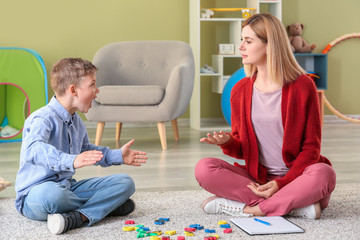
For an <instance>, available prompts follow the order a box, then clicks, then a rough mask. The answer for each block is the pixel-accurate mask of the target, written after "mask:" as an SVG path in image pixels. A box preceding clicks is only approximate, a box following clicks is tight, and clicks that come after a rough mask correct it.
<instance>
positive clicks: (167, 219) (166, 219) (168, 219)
mask: <svg viewBox="0 0 360 240" xmlns="http://www.w3.org/2000/svg"><path fill="white" fill-rule="evenodd" d="M159 220H163V221H165V222H168V221H170V218H159Z"/></svg>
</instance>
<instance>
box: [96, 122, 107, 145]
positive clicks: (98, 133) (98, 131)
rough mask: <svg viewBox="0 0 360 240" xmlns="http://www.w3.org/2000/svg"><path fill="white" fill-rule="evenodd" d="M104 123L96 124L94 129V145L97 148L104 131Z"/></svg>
mask: <svg viewBox="0 0 360 240" xmlns="http://www.w3.org/2000/svg"><path fill="white" fill-rule="evenodd" d="M104 127H105V122H98V123H97V127H96V135H95V145H96V146H99V145H100V141H101V137H102V134H103V131H104Z"/></svg>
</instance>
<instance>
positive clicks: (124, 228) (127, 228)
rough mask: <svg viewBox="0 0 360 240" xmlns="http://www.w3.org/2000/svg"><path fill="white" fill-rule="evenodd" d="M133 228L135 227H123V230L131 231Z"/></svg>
mask: <svg viewBox="0 0 360 240" xmlns="http://www.w3.org/2000/svg"><path fill="white" fill-rule="evenodd" d="M134 230H135V227H123V231H124V232H131V231H134Z"/></svg>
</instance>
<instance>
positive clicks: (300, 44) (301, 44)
mask: <svg viewBox="0 0 360 240" xmlns="http://www.w3.org/2000/svg"><path fill="white" fill-rule="evenodd" d="M286 29H287V31H288V32H289V40H290V44H291V48H292V50H293V52H295V53H311V52H312V51H313V50H314V49H315V48H316V45H315V44H311V45H309V44H308V43H307V42H306V41H305V40H304V39H303V38H302V36H301V34H302V31H303V29H304V26H303V25H302V24H301V23H293V24H291V25H290V26H287V28H286Z"/></svg>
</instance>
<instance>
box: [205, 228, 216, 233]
mask: <svg viewBox="0 0 360 240" xmlns="http://www.w3.org/2000/svg"><path fill="white" fill-rule="evenodd" d="M205 232H206V233H215V230H214V229H205Z"/></svg>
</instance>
